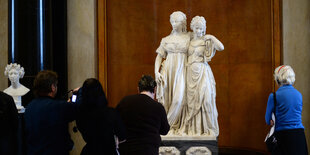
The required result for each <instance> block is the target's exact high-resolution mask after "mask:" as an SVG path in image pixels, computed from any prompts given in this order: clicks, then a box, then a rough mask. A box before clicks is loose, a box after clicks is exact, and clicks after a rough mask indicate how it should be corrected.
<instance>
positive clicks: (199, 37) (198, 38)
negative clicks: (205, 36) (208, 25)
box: [193, 35, 202, 40]
mask: <svg viewBox="0 0 310 155" xmlns="http://www.w3.org/2000/svg"><path fill="white" fill-rule="evenodd" d="M200 39H202V36H198V35H194V38H193V40H200Z"/></svg>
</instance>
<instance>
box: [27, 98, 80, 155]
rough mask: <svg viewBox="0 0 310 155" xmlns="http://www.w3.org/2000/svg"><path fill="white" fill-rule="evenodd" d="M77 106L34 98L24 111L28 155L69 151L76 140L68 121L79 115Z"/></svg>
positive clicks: (61, 153) (66, 152)
mask: <svg viewBox="0 0 310 155" xmlns="http://www.w3.org/2000/svg"><path fill="white" fill-rule="evenodd" d="M76 112H77V109H76V105H75V104H72V103H68V102H66V101H60V100H55V99H52V98H50V97H39V98H36V99H34V100H32V101H31V102H30V103H29V104H28V106H27V108H26V112H25V126H26V139H27V153H28V155H55V154H57V155H63V154H68V153H69V151H70V150H71V149H72V147H73V142H72V140H71V138H70V135H69V132H68V123H69V122H71V121H73V120H74V119H75V117H76Z"/></svg>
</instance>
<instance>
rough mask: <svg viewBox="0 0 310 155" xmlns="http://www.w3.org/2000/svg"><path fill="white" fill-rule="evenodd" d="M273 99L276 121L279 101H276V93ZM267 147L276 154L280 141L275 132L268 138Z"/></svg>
mask: <svg viewBox="0 0 310 155" xmlns="http://www.w3.org/2000/svg"><path fill="white" fill-rule="evenodd" d="M273 99H274V101H273V102H274V108H273V113H274V117H275V120H277V118H276V105H277V99H276V93H275V92H274V93H273ZM275 125H276V123H275V122H274V126H275ZM265 143H266V145H267V149H268V151H269V152H274V151H275V150H276V148H277V146H278V141H277V138H276V136H275V131H274V132H273V134H272V135H271V136H270V137H269V138H267V140H266V142H265Z"/></svg>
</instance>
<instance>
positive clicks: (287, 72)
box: [274, 65, 295, 86]
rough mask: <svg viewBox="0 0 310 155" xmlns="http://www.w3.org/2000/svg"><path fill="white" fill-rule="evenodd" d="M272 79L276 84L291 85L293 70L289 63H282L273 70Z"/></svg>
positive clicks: (293, 78) (293, 80)
mask: <svg viewBox="0 0 310 155" xmlns="http://www.w3.org/2000/svg"><path fill="white" fill-rule="evenodd" d="M274 79H275V81H276V82H277V83H278V85H280V86H282V85H287V84H290V85H293V84H294V82H295V72H294V70H293V68H292V67H291V66H289V65H282V66H279V67H277V68H276V69H275V70H274Z"/></svg>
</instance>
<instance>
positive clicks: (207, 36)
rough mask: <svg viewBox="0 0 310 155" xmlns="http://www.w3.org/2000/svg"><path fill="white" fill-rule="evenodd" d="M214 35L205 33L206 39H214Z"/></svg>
mask: <svg viewBox="0 0 310 155" xmlns="http://www.w3.org/2000/svg"><path fill="white" fill-rule="evenodd" d="M213 37H214V36H213V35H211V34H207V35H205V37H204V38H205V40H212V39H213Z"/></svg>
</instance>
